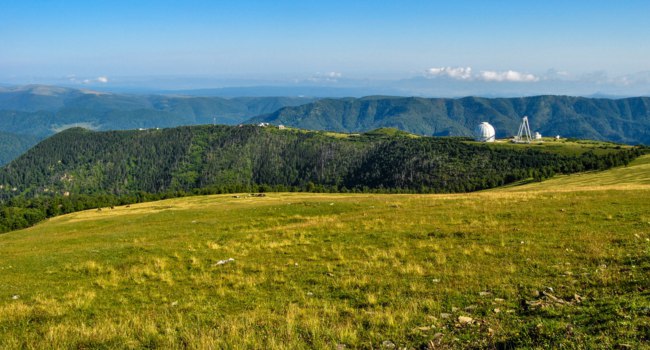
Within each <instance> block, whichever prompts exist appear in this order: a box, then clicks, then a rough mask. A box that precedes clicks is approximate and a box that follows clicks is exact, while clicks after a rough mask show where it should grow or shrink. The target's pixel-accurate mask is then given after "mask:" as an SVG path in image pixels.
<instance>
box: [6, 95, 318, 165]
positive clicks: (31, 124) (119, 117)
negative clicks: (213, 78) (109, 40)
mask: <svg viewBox="0 0 650 350" xmlns="http://www.w3.org/2000/svg"><path fill="white" fill-rule="evenodd" d="M311 101H313V99H309V98H298V97H240V98H231V99H226V98H221V97H197V96H193V97H189V96H161V95H128V94H113V93H103V92H97V91H89V90H77V89H69V88H62V87H54V86H43V85H31V86H23V87H15V88H0V132H6V133H12V134H14V135H16V136H15V137H14V138H15V139H17V140H20V144H21V145H24V147H20V152H19V153H18V154H16V152H15V151H16V149H17V148H16V147H12V148H11V149H10V148H7V147H4V146H3V145H0V165H2V164H5V162H4V160H11V159H13V158H14V156H17V155H19V154H21V153H22V152H23V151H25V150H26V149H27V148H28V147H31V146H33V145H34V144H35V143H36V140H38V139H42V138H44V137H46V136H49V135H52V134H54V133H56V132H58V131H61V130H64V129H66V128H69V127H72V126H82V127H85V128H90V129H95V130H125V129H137V128H156V127H158V128H164V127H174V126H181V125H197V124H212V123H214V122H216V123H219V124H237V123H240V122H242V121H244V120H246V119H248V118H251V117H253V116H256V115H260V114H265V113H271V112H274V111H276V110H278V109H280V108H282V107H285V106H296V105H300V104H304V103H308V102H311ZM18 135H24V136H18ZM16 137H18V138H16Z"/></svg>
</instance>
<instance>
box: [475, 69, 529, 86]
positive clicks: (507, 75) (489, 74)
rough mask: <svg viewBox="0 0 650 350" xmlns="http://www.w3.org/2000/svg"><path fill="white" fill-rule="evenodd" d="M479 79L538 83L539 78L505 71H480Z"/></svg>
mask: <svg viewBox="0 0 650 350" xmlns="http://www.w3.org/2000/svg"><path fill="white" fill-rule="evenodd" d="M479 78H480V79H481V80H484V81H496V82H504V81H505V82H517V83H522V82H523V83H528V82H536V81H539V78H538V77H537V76H535V75H533V74H528V73H520V72H516V71H513V70H507V71H505V72H497V71H490V70H487V71H481V73H480V74H479Z"/></svg>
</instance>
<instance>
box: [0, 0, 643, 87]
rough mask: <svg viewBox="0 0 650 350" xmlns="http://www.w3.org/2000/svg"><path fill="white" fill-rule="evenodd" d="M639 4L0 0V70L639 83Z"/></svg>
mask: <svg viewBox="0 0 650 350" xmlns="http://www.w3.org/2000/svg"><path fill="white" fill-rule="evenodd" d="M648 14H650V2H648V1H618V2H615V1H599V0H594V1H554V0H547V1H543V2H542V1H522V0H520V1H509V0H504V1H492V2H488V1H467V0H466V1H445V2H441V1H413V0H401V1H381V0H379V1H378V0H375V1H365V0H364V1H352V0H349V1H331V0H330V1H321V0H314V1H309V0H304V1H247V0H244V1H219V0H216V1H160V0H157V1H138V0H133V1H119V0H113V1H102V0H97V1H87V0H86V1H72V0H70V1H63V0H61V1H54V0H52V1H45V0H43V1H25V0H22V1H16V0H2V1H1V2H0V82H9V83H10V82H13V81H30V82H38V81H39V79H41V80H43V81H47V80H48V79H50V81H51V80H52V79H54V80H55V79H67V80H68V81H70V82H78V83H84V82H86V83H96V84H109V83H113V82H115V81H119V79H123V80H124V79H126V77H130V78H131V79H133V78H134V77H136V78H137V77H140V78H141V79H145V78H146V77H153V76H157V77H160V76H175V77H205V76H208V77H214V78H215V79H217V78H219V79H222V80H223V79H231V80H233V79H234V80H242V81H243V80H247V79H248V80H254V81H274V82H291V81H294V82H295V81H302V80H304V81H313V82H318V81H322V82H324V83H334V82H339V81H344V80H346V79H347V80H348V82H350V81H353V80H368V79H369V80H382V81H386V80H399V79H412V78H417V77H425V78H427V79H442V78H444V79H451V80H454V81H457V82H465V83H467V84H469V83H485V82H491V83H494V84H497V83H513V82H518V83H529V84H539V83H540V82H542V81H546V80H549V79H560V80H571V81H573V82H590V81H591V82H594V81H600V82H602V81H605V80H607V81H609V82H610V83H612V84H613V83H615V82H616V81H618V83H619V84H623V85H624V84H628V85H629V84H630V83H629V81H630V79H631V80H633V83H634V84H636V85H635V86H637V87H638V85H641V89H643V88H644V86H643V84H644V83H645V80H643V79H645V78H643V77H645V76H647V74H645V75H643V73H644V72H646V73H647V72H648V71H650V59H649V58H650V44H648V41H649V38H650V22H649V21H648ZM468 68H469V69H468ZM639 73H641V75H640V76H641V77H642V78H639V79H641V80H639V81H637V80H638V79H637V78H636V76H638V75H639ZM188 79H189V78H188ZM616 79H618V80H616ZM625 79H627V80H625ZM634 79H637V80H634ZM634 84H633V85H634ZM648 92H650V88H649V89H648Z"/></svg>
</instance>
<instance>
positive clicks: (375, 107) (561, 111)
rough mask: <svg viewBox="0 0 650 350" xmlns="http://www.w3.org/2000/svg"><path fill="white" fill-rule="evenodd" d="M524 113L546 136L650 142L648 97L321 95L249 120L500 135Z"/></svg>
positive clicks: (321, 126) (506, 133)
mask: <svg viewBox="0 0 650 350" xmlns="http://www.w3.org/2000/svg"><path fill="white" fill-rule="evenodd" d="M523 116H528V117H529V120H530V126H531V128H532V129H533V131H539V132H540V133H542V135H547V136H555V135H562V136H564V137H575V138H585V139H594V140H606V141H612V142H621V143H628V144H646V145H648V144H650V97H635V98H624V99H616V100H614V99H600V98H598V99H597V98H583V97H569V96H535V97H522V98H479V97H466V98H460V99H445V98H417V97H382V96H374V97H364V98H359V99H357V98H345V99H322V100H318V101H315V102H313V103H310V104H306V105H302V106H295V107H285V108H282V109H280V110H278V111H276V112H274V113H271V114H268V115H265V116H260V117H256V118H253V119H251V120H250V122H260V121H265V122H269V123H272V124H276V125H277V124H284V125H290V126H294V127H298V128H305V129H314V130H331V131H338V132H363V131H368V130H372V129H376V128H380V127H395V128H399V129H401V130H404V131H408V132H412V133H416V134H420V135H436V136H449V135H453V136H471V135H472V131H473V130H474V128H475V127H476V125H478V124H479V123H480V122H482V121H487V122H490V123H491V124H492V125H494V127H495V128H496V132H497V137H507V136H512V135H514V134H516V133H517V130H518V128H519V124H520V123H521V118H522V117H523Z"/></svg>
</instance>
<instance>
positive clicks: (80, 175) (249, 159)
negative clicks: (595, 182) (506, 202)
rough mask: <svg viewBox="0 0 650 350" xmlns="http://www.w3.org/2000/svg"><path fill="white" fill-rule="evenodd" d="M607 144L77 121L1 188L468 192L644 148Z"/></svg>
mask: <svg viewBox="0 0 650 350" xmlns="http://www.w3.org/2000/svg"><path fill="white" fill-rule="evenodd" d="M549 146H550V144H549ZM589 147H592V146H589ZM603 148H607V146H606V145H603V146H600V148H598V149H596V148H587V149H586V150H587V151H588V152H574V153H572V154H568V153H567V154H561V153H560V152H555V151H550V150H551V149H552V148H551V147H546V146H530V147H528V146H523V145H522V147H512V146H510V145H503V146H500V145H498V144H495V145H486V144H477V143H469V142H466V141H464V140H463V139H459V138H433V137H414V136H413V135H410V134H406V133H404V132H396V131H395V130H377V131H374V132H372V133H367V134H361V135H350V134H338V135H328V134H326V133H319V132H305V131H300V130H279V129H277V128H272V127H268V128H261V127H256V126H250V125H248V126H241V127H230V126H211V125H208V126H192V127H177V128H171V129H161V130H155V129H152V130H145V131H135V130H132V131H110V132H93V131H88V130H85V129H81V128H73V129H68V130H66V131H63V132H61V133H59V134H57V135H55V136H53V137H50V138H48V139H47V140H45V141H43V142H41V143H40V144H38V145H37V146H36V147H34V148H32V149H31V150H30V151H28V152H27V153H26V154H24V155H23V156H21V157H19V158H18V159H16V160H15V161H13V162H11V163H10V164H8V165H6V166H5V167H3V168H0V185H2V186H3V188H4V190H0V195H1V196H3V197H4V198H9V197H13V196H15V195H16V194H20V193H22V194H23V195H25V196H28V197H37V196H42V195H45V194H52V193H59V194H61V193H64V192H70V193H72V194H114V195H130V194H134V193H138V192H145V193H162V192H168V191H192V190H198V189H204V188H212V189H213V191H247V190H252V189H254V188H257V187H259V186H271V187H273V188H276V189H280V190H286V189H292V188H295V189H301V190H308V191H313V190H315V189H318V188H320V189H322V190H325V189H327V190H346V189H356V190H387V191H422V192H430V191H433V192H464V191H473V190H478V189H484V188H490V187H495V186H499V185H502V184H505V183H510V182H514V181H517V180H521V179H525V178H529V177H548V176H550V175H551V174H553V173H560V172H561V173H573V172H577V171H583V170H589V169H602V168H607V167H611V166H613V165H616V164H623V163H625V162H627V161H629V160H630V159H632V157H634V155H635V154H636V153H635V152H638V150H637V149H633V148H622V149H620V147H613V146H612V147H610V148H609V149H603ZM591 150H598V151H599V152H598V153H594V152H593V151H591ZM14 188H15V190H13V189H14ZM10 189H12V190H10ZM14 192H15V193H14Z"/></svg>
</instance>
